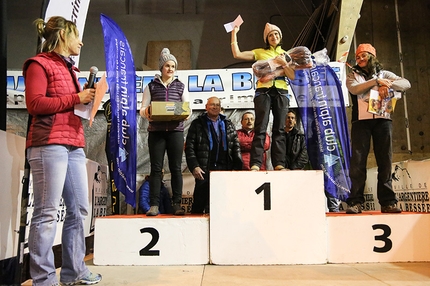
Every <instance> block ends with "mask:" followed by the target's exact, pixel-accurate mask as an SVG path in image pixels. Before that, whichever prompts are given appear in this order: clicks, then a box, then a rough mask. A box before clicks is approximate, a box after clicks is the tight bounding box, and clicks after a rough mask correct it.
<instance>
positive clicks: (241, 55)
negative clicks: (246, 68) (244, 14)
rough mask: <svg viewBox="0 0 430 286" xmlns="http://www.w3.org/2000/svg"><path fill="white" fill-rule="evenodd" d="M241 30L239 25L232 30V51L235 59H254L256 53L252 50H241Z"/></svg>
mask: <svg viewBox="0 0 430 286" xmlns="http://www.w3.org/2000/svg"><path fill="white" fill-rule="evenodd" d="M238 32H239V27H234V29H233V31H231V53H232V54H233V57H234V58H235V59H239V60H245V61H254V60H255V58H254V53H253V52H252V51H244V52H241V51H240V49H239V44H238V42H237V33H238Z"/></svg>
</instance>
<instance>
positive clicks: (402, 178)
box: [391, 160, 430, 212]
mask: <svg viewBox="0 0 430 286" xmlns="http://www.w3.org/2000/svg"><path fill="white" fill-rule="evenodd" d="M429 168H430V161H428V160H427V161H404V162H398V163H394V164H393V167H392V170H393V173H392V176H391V177H392V179H393V189H394V191H395V193H396V198H397V200H398V201H399V202H398V206H399V208H400V209H402V210H403V211H406V212H430V198H429V191H428V185H427V183H428V182H429V179H430V176H429V174H428V171H427V170H428V169H429Z"/></svg>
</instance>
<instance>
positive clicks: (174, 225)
mask: <svg viewBox="0 0 430 286" xmlns="http://www.w3.org/2000/svg"><path fill="white" fill-rule="evenodd" d="M208 262H209V219H208V217H207V216H206V217H204V216H196V215H193V216H186V217H173V216H168V215H159V216H157V217H155V218H149V217H146V216H108V217H104V218H97V220H96V229H95V235H94V264H96V265H187V264H207V263H208Z"/></svg>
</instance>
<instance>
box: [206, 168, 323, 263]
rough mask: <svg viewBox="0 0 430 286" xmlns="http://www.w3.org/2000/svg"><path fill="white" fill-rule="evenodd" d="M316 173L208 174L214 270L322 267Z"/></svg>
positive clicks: (320, 184)
mask: <svg viewBox="0 0 430 286" xmlns="http://www.w3.org/2000/svg"><path fill="white" fill-rule="evenodd" d="M325 205H326V203H325V196H324V182H323V174H322V172H321V171H286V172H284V171H268V172H211V180H210V257H211V261H212V263H214V264H249V265H257V264H319V263H326V261H327V234H326V215H325Z"/></svg>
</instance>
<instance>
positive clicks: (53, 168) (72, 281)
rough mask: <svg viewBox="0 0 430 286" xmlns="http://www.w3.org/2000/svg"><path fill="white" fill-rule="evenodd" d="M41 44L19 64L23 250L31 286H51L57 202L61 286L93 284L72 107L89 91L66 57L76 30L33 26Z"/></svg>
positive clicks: (58, 23)
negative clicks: (23, 110) (25, 177)
mask: <svg viewBox="0 0 430 286" xmlns="http://www.w3.org/2000/svg"><path fill="white" fill-rule="evenodd" d="M35 24H36V28H37V31H38V33H39V36H40V37H41V38H44V39H45V41H44V42H43V45H42V49H41V53H39V54H38V55H36V56H35V57H32V58H30V59H28V60H26V61H25V63H24V67H23V75H24V79H25V87H26V90H25V100H26V104H27V110H28V112H29V114H30V116H31V117H32V119H31V123H30V126H29V131H28V134H27V142H26V148H27V158H28V162H29V164H30V167H31V173H32V176H33V194H34V211H33V217H32V219H31V223H30V234H29V237H28V248H29V252H30V275H31V278H32V279H33V285H35V286H37V285H58V279H57V277H56V272H55V263H54V253H53V251H52V246H53V244H54V239H55V235H56V227H57V212H58V208H59V206H60V201H61V198H63V199H64V203H65V205H66V217H65V220H64V225H63V229H62V238H61V246H62V265H61V271H60V282H61V284H63V285H76V284H81V283H82V284H96V283H98V282H99V281H100V280H101V279H102V276H101V275H100V274H93V273H91V272H90V270H89V269H88V267H87V266H86V265H85V262H84V257H85V247H86V246H85V233H84V220H85V217H86V216H87V215H88V208H89V202H88V179H87V169H86V158H85V153H84V147H85V137H84V128H83V126H82V123H81V118H80V117H78V116H77V115H75V114H74V107H75V105H77V104H81V103H83V104H86V103H89V102H91V101H92V100H93V99H94V96H95V88H87V89H84V90H80V85H79V82H78V79H77V77H76V72H78V71H79V70H78V69H77V68H76V67H75V66H74V63H73V60H72V59H71V58H70V56H76V55H79V53H80V51H81V47H82V46H83V43H82V41H81V40H80V39H79V32H78V30H77V28H76V25H75V24H74V23H73V22H71V21H69V20H66V19H64V18H63V17H59V16H57V17H51V18H50V19H49V20H48V22H46V23H45V22H44V21H43V19H37V20H36V21H35Z"/></svg>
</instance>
